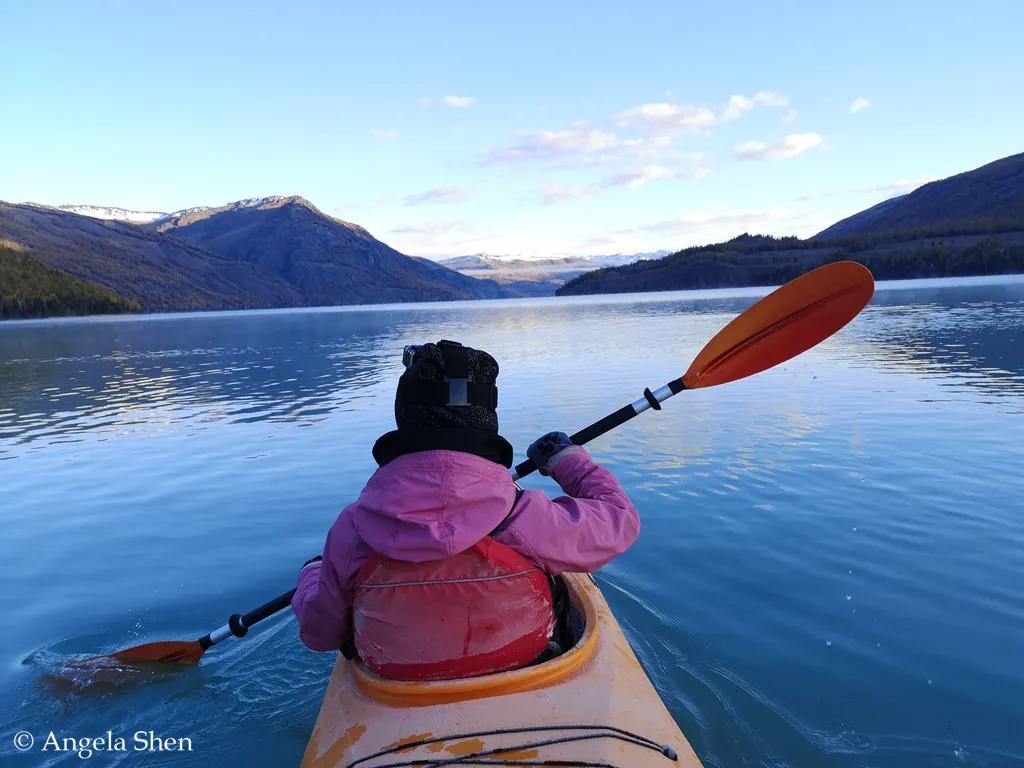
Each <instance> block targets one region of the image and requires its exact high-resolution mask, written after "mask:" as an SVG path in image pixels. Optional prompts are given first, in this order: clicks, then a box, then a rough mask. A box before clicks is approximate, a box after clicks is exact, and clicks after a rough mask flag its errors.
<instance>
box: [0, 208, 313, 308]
mask: <svg viewBox="0 0 1024 768" xmlns="http://www.w3.org/2000/svg"><path fill="white" fill-rule="evenodd" d="M0 239H6V240H11V241H13V242H15V243H18V244H20V245H21V246H23V247H24V248H26V249H27V250H29V251H31V252H32V254H33V256H34V257H35V258H36V259H37V260H38V261H39V262H40V263H41V264H43V265H44V266H47V267H49V268H50V269H57V270H60V271H61V272H64V273H66V274H68V275H72V276H73V277H77V278H79V279H80V280H85V281H87V282H90V283H92V284H94V285H98V286H102V287H104V288H106V289H108V290H110V291H113V292H114V293H116V294H118V295H120V296H124V297H126V298H129V299H133V300H135V301H137V302H139V304H140V305H141V306H142V308H143V310H144V311H147V312H172V311H183V310H193V309H246V308H257V307H284V306H296V305H299V304H301V303H302V298H303V297H302V294H301V292H299V291H298V290H297V289H296V288H295V287H294V286H292V285H289V284H288V283H286V282H284V281H283V280H282V279H280V278H279V277H278V276H276V275H274V274H272V273H270V272H266V271H263V270H259V269H256V268H254V267H253V265H251V264H246V263H243V262H240V261H238V260H236V259H230V258H227V257H224V256H220V255H218V254H215V253H212V252H210V251H204V250H202V249H200V248H195V247H194V246H191V245H189V244H188V243H185V242H184V241H182V240H178V239H177V238H173V237H168V236H167V235H163V234H160V233H158V232H149V231H146V230H144V229H141V228H140V227H138V226H135V225H133V224H125V223H123V222H120V221H111V220H102V219H95V218H92V217H89V216H79V215H78V214H75V213H68V212H67V211H61V210H58V209H56V208H44V207H42V206H34V205H13V204H10V203H0Z"/></svg>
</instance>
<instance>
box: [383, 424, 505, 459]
mask: <svg viewBox="0 0 1024 768" xmlns="http://www.w3.org/2000/svg"><path fill="white" fill-rule="evenodd" d="M419 451H461V452H462V453H471V454H473V455H475V456H479V457H481V458H483V459H487V460H488V461H493V462H494V463H495V464H500V465H502V466H503V467H511V466H512V459H513V451H512V445H511V444H510V443H509V442H508V440H506V439H505V438H504V437H502V436H501V435H499V434H498V433H497V432H491V431H489V430H482V429H430V430H410V429H396V430H394V431H392V432H387V433H385V434H383V435H381V436H380V437H379V438H378V439H377V442H376V443H374V444H373V458H374V459H375V460H376V461H377V464H378V465H380V466H382V467H383V466H384V465H385V464H387V463H388V462H389V461H392V460H393V459H396V458H398V457H399V456H404V455H405V454H407V453H417V452H419Z"/></svg>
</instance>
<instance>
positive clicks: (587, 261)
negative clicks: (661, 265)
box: [440, 251, 668, 296]
mask: <svg viewBox="0 0 1024 768" xmlns="http://www.w3.org/2000/svg"><path fill="white" fill-rule="evenodd" d="M666 254H668V251H658V252H657V253H634V254H621V253H619V254H614V255H610V256H564V257H560V258H550V259H523V258H517V257H514V256H491V255H488V254H485V253H478V254H475V255H473V256H454V257H452V258H449V259H442V260H441V262H440V263H441V264H443V265H444V266H446V267H449V268H450V269H454V270H458V271H459V272H461V273H462V274H464V275H468V276H469V277H476V278H480V279H490V280H494V281H495V282H496V283H499V284H500V285H502V286H504V287H505V288H506V289H508V290H510V291H512V292H514V293H515V294H517V295H519V296H553V295H554V294H555V291H556V290H557V289H558V288H560V287H561V286H562V285H564V284H565V282H566V281H568V280H571V279H572V278H574V277H576V276H577V275H581V274H583V273H584V272H587V271H589V270H592V269H596V268H598V267H611V266H619V265H622V264H630V263H632V262H634V261H637V260H639V259H644V258H658V257H660V256H664V255H666Z"/></svg>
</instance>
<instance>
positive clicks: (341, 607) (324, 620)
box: [292, 512, 368, 651]
mask: <svg viewBox="0 0 1024 768" xmlns="http://www.w3.org/2000/svg"><path fill="white" fill-rule="evenodd" d="M367 556H368V547H367V546H366V545H365V544H364V543H363V542H362V540H361V539H360V538H359V536H358V535H357V534H356V532H355V529H354V528H353V527H352V524H351V521H350V520H349V518H348V515H347V513H346V512H342V513H341V515H340V516H339V517H338V519H337V521H336V522H335V523H334V525H333V526H331V530H330V532H328V534H327V542H326V543H325V544H324V553H323V557H324V559H323V560H322V561H320V562H317V563H310V564H309V565H307V566H306V567H305V568H303V569H302V571H301V572H300V573H299V583H298V585H297V586H296V587H295V596H294V597H292V610H293V611H295V616H296V617H297V618H298V620H299V637H300V638H301V639H302V642H303V643H305V644H306V645H307V646H308V647H309V648H311V649H312V650H314V651H336V650H338V649H339V648H341V646H342V643H344V641H345V638H346V636H347V635H348V634H349V632H350V630H351V623H352V619H351V613H352V582H353V580H354V578H355V575H356V573H358V571H359V568H360V567H361V566H362V564H363V563H364V562H365V561H366V558H367Z"/></svg>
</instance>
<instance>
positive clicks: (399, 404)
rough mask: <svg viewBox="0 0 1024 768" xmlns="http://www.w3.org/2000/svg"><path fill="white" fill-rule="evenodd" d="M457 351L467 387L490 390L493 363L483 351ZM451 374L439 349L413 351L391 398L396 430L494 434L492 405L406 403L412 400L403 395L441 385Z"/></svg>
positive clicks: (426, 347) (495, 369)
mask: <svg viewBox="0 0 1024 768" xmlns="http://www.w3.org/2000/svg"><path fill="white" fill-rule="evenodd" d="M455 346H457V345H455ZM460 352H464V353H465V358H464V359H465V364H466V372H465V375H466V378H467V379H468V381H469V385H470V386H471V387H473V386H474V385H475V387H476V388H479V389H485V388H486V390H487V391H490V389H491V388H493V387H494V384H495V382H496V381H497V379H498V363H497V361H496V360H495V359H494V358H493V357H491V356H490V355H489V354H487V353H486V352H484V351H483V350H479V349H473V348H472V347H461V348H460ZM452 374H453V372H452V371H449V370H448V368H447V366H446V364H445V354H444V350H442V348H441V347H440V346H438V345H437V344H424V345H422V346H419V347H417V348H416V351H415V354H414V355H412V359H411V360H410V361H409V366H408V367H407V368H406V369H405V372H404V373H403V374H402V377H401V379H399V386H398V392H397V394H396V396H395V423H396V424H397V425H398V429H399V430H400V431H424V430H432V429H446V430H447V429H472V430H482V431H485V432H490V433H495V434H496V433H497V432H498V414H497V411H496V410H495V406H496V402H491V403H488V404H487V405H483V404H469V405H425V404H420V403H415V402H409V400H415V398H414V397H413V398H410V397H408V396H407V395H405V393H407V392H412V391H415V390H416V389H418V388H419V385H423V384H426V385H444V384H445V383H446V382H447V381H448V378H449V377H450V376H451V375H452ZM478 402H479V400H478Z"/></svg>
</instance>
